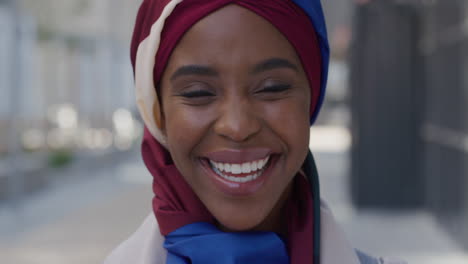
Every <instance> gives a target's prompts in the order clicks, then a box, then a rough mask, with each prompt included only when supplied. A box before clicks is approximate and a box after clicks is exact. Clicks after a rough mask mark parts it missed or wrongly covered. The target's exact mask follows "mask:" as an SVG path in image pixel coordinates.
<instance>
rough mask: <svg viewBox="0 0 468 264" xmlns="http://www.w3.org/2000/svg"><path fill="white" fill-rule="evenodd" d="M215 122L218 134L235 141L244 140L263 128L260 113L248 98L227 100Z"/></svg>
mask: <svg viewBox="0 0 468 264" xmlns="http://www.w3.org/2000/svg"><path fill="white" fill-rule="evenodd" d="M220 108H221V109H220V112H219V113H218V114H219V115H218V118H217V120H216V123H215V124H214V130H215V132H216V134H218V135H220V136H222V137H224V138H227V139H229V140H231V141H235V142H244V141H247V140H249V139H250V138H252V137H253V136H255V135H256V134H257V133H258V132H259V131H260V129H261V121H260V119H259V117H258V113H255V111H254V107H253V106H252V103H250V102H248V100H241V99H232V100H226V102H224V103H223V105H222V106H221V107H220Z"/></svg>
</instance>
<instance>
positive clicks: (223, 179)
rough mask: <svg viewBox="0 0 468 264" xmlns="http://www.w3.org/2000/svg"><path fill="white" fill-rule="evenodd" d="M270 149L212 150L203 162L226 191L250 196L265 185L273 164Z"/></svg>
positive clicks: (209, 173) (216, 182)
mask: <svg viewBox="0 0 468 264" xmlns="http://www.w3.org/2000/svg"><path fill="white" fill-rule="evenodd" d="M272 157H273V154H272V151H271V150H270V149H266V148H257V149H248V150H222V151H217V152H211V153H209V154H207V155H206V158H204V159H203V162H202V164H203V165H204V166H203V167H204V168H205V170H206V171H207V172H208V175H209V176H210V178H211V179H212V180H213V182H214V185H215V186H217V188H218V189H220V190H221V191H222V192H224V193H227V194H231V195H232V194H234V195H248V194H252V193H254V192H256V191H257V190H258V189H260V187H261V186H263V185H264V183H265V181H266V179H267V176H268V174H269V173H268V171H270V168H271V167H272V166H273V165H272V164H273V163H274V162H273V161H274V160H276V159H273V158H272Z"/></svg>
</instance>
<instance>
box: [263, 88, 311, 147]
mask: <svg viewBox="0 0 468 264" xmlns="http://www.w3.org/2000/svg"><path fill="white" fill-rule="evenodd" d="M304 98H307V97H305V96H303V97H302V98H301V97H297V98H292V99H291V100H289V101H287V102H284V103H281V104H280V105H276V106H275V105H271V106H269V107H268V108H267V109H266V110H265V114H266V116H267V117H266V119H267V120H268V124H269V126H270V128H271V129H272V130H273V131H274V132H275V133H276V134H278V135H279V136H280V137H281V138H282V139H283V141H284V142H285V143H286V144H287V145H288V149H289V150H291V151H294V150H295V149H296V148H301V147H303V146H307V147H308V145H309V129H310V123H309V118H310V117H309V111H310V110H309V108H310V106H309V105H310V103H309V101H310V100H308V99H304Z"/></svg>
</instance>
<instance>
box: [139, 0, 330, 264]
mask: <svg viewBox="0 0 468 264" xmlns="http://www.w3.org/2000/svg"><path fill="white" fill-rule="evenodd" d="M170 2H171V1H170V0H144V1H143V3H142V5H141V7H140V10H139V12H138V16H137V20H136V24H135V29H134V35H133V40H132V46H131V59H132V63H133V66H134V69H135V64H136V60H137V52H138V48H139V46H140V43H141V42H142V41H144V40H145V39H146V38H147V37H148V36H149V35H150V31H151V27H152V26H153V24H154V23H155V22H156V21H157V20H158V19H159V17H160V16H161V14H162V12H163V10H164V8H165V6H166V5H167V4H168V3H170ZM232 3H233V4H237V5H239V6H242V7H244V8H247V9H249V10H251V11H253V12H254V13H256V14H258V15H259V16H262V17H263V18H265V19H266V20H267V21H269V22H270V23H271V24H273V25H274V26H275V27H276V28H277V29H278V30H279V31H280V32H281V33H282V34H283V35H284V36H285V37H286V38H287V39H288V40H289V42H290V43H291V44H292V46H293V47H294V48H295V50H296V52H297V54H298V55H299V58H300V59H301V62H302V66H303V69H304V71H305V73H306V75H307V77H308V80H309V84H310V88H311V114H313V113H312V111H313V110H312V109H315V106H316V104H317V101H318V98H319V91H320V82H321V80H320V76H321V68H320V65H321V60H320V51H319V47H318V41H317V37H316V33H315V31H314V27H313V25H312V24H311V22H310V20H309V18H308V17H307V15H306V14H305V13H304V12H303V10H302V9H300V8H299V7H298V6H297V5H295V4H294V3H293V2H292V1H288V0H184V1H182V2H181V3H180V4H178V5H177V7H176V8H175V9H174V11H173V12H172V13H171V14H170V15H169V17H168V18H167V19H166V21H165V24H164V28H163V30H162V34H161V42H160V45H159V48H158V51H157V55H156V63H155V65H154V72H153V79H154V83H155V84H158V83H159V80H160V79H161V76H162V74H163V72H164V69H165V67H166V64H167V62H168V60H169V57H170V55H171V52H172V51H173V50H174V48H175V46H176V45H177V43H178V41H179V40H180V39H181V37H182V36H183V34H184V33H185V32H187V30H189V29H190V27H191V26H193V25H194V24H195V23H196V22H197V21H199V20H200V19H202V18H203V17H205V16H207V15H208V14H210V13H212V12H214V11H216V10H218V9H220V8H222V7H223V6H226V5H228V4H232ZM156 89H157V88H156ZM142 155H143V160H144V162H145V164H146V166H147V168H148V169H149V171H150V172H151V174H152V175H153V178H154V181H153V191H154V194H155V196H154V199H153V210H154V213H155V216H156V218H157V220H158V223H159V226H160V230H161V234H162V235H167V234H169V233H171V232H172V231H174V230H176V229H178V228H180V227H182V226H185V225H187V224H191V223H195V222H209V223H213V224H214V223H215V222H216V220H215V219H214V217H213V216H212V215H211V213H210V212H209V211H208V210H207V209H206V207H205V206H204V204H203V203H202V202H201V201H200V200H199V198H198V197H197V196H196V195H195V193H194V192H193V190H192V189H191V187H190V186H189V185H188V184H187V183H186V181H185V180H184V178H183V177H182V175H181V174H180V172H179V171H178V169H177V168H176V166H175V165H174V162H173V161H172V158H171V155H170V153H169V152H168V151H167V149H166V148H165V147H164V146H163V145H162V144H161V143H160V142H158V141H157V140H156V139H155V137H154V135H153V134H152V133H150V131H149V130H148V129H146V128H145V133H144V139H143V143H142ZM308 186H309V184H308V183H307V180H306V179H305V177H303V176H302V175H301V174H299V173H298V175H297V176H296V177H295V179H294V187H293V192H292V195H291V197H289V200H288V203H287V206H286V212H285V213H287V214H288V239H287V246H288V250H289V254H290V258H291V263H294V264H299V263H301V264H302V263H304V264H305V263H308V264H309V263H312V248H313V245H312V243H313V240H312V237H313V235H312V232H313V215H312V213H313V210H312V204H313V203H312V194H311V192H310V190H309V187H308ZM314 199H319V197H314Z"/></svg>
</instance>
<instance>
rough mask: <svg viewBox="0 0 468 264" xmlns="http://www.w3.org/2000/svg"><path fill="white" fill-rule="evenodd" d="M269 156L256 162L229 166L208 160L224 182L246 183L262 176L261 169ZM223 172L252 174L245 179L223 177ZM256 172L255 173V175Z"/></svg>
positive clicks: (228, 164)
mask: <svg viewBox="0 0 468 264" xmlns="http://www.w3.org/2000/svg"><path fill="white" fill-rule="evenodd" d="M269 159H270V156H268V157H266V158H264V159H261V160H256V161H252V162H244V163H241V164H231V163H218V162H214V161H212V160H210V164H211V167H212V168H213V169H214V171H215V172H216V173H217V174H218V175H220V176H221V177H223V178H225V179H226V180H229V181H233V182H248V181H252V180H255V179H256V178H257V177H258V176H259V175H261V174H262V171H261V170H262V169H263V168H264V167H265V165H266V164H267V163H268V160H269ZM223 172H226V173H230V174H241V173H243V174H246V173H253V174H251V175H247V176H245V177H235V176H227V175H224V174H223ZM255 172H256V173H255Z"/></svg>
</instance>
